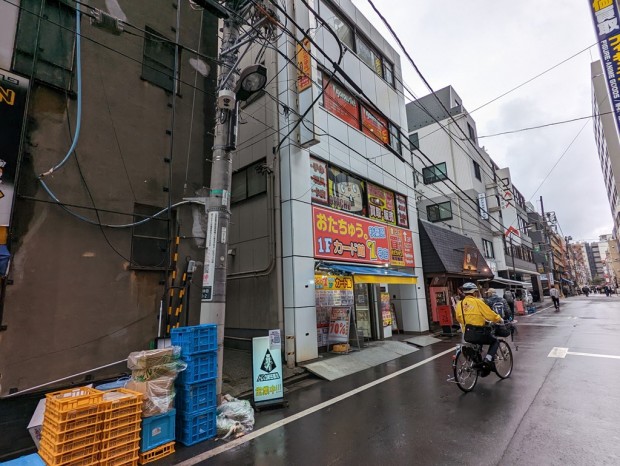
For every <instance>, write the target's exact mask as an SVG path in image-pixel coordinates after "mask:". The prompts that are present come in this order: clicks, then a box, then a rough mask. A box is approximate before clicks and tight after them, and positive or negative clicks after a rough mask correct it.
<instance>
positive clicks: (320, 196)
mask: <svg viewBox="0 0 620 466" xmlns="http://www.w3.org/2000/svg"><path fill="white" fill-rule="evenodd" d="M310 192H311V194H312V202H319V203H321V204H327V203H328V196H327V164H326V163H325V162H321V161H319V160H317V159H313V158H312V157H310Z"/></svg>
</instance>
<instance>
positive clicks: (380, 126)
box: [362, 107, 390, 144]
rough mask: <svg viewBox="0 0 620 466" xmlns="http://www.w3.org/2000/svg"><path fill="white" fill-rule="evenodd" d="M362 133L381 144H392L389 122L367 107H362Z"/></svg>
mask: <svg viewBox="0 0 620 466" xmlns="http://www.w3.org/2000/svg"><path fill="white" fill-rule="evenodd" d="M362 131H363V132H364V133H365V134H367V135H368V136H370V137H372V138H374V139H376V140H377V141H379V142H382V143H384V144H389V143H390V136H389V132H388V122H387V120H386V119H385V118H383V117H382V116H380V115H378V114H377V113H376V112H373V111H372V110H369V109H367V108H366V107H362Z"/></svg>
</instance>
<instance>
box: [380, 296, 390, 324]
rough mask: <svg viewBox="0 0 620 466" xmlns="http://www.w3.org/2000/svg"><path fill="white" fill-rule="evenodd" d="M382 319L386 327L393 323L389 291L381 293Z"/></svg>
mask: <svg viewBox="0 0 620 466" xmlns="http://www.w3.org/2000/svg"><path fill="white" fill-rule="evenodd" d="M381 320H382V321H383V326H384V327H390V326H391V325H392V312H391V309H390V294H389V293H381Z"/></svg>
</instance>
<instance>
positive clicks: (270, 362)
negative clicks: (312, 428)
mask: <svg viewBox="0 0 620 466" xmlns="http://www.w3.org/2000/svg"><path fill="white" fill-rule="evenodd" d="M280 351H281V350H280V348H279V346H278V345H275V346H274V345H270V338H269V337H268V336H267V337H254V338H252V378H253V385H254V401H255V402H261V401H273V400H277V399H281V398H283V396H284V388H283V386H282V380H283V379H282V353H281V352H280Z"/></svg>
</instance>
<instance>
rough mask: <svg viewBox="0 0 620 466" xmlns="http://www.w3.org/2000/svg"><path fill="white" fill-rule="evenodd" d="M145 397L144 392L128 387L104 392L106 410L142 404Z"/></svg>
mask: <svg viewBox="0 0 620 466" xmlns="http://www.w3.org/2000/svg"><path fill="white" fill-rule="evenodd" d="M143 398H144V395H143V394H142V393H140V392H136V391H133V390H128V389H127V388H116V389H114V390H106V391H105V392H103V403H104V405H105V410H106V411H110V410H117V409H122V408H126V407H128V406H136V405H140V404H141V403H142V400H143Z"/></svg>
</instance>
